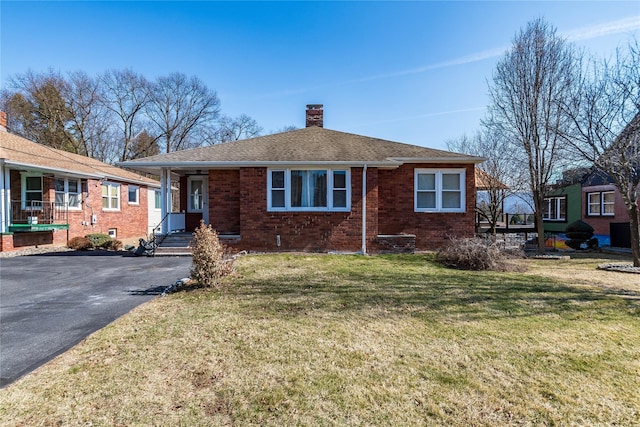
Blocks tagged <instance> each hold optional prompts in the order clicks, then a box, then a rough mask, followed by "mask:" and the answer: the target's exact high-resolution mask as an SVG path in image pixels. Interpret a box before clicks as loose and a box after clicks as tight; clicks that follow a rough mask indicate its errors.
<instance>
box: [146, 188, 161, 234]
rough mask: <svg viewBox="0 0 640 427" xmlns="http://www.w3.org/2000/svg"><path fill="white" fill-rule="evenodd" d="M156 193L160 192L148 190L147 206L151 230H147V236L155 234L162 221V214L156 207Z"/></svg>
mask: <svg viewBox="0 0 640 427" xmlns="http://www.w3.org/2000/svg"><path fill="white" fill-rule="evenodd" d="M156 192H158V193H159V192H160V190H157V189H153V188H149V189H148V190H147V206H148V212H149V214H148V218H149V221H148V223H149V228H148V229H147V234H151V233H153V229H154V228H155V227H157V226H158V225H160V221H162V212H161V210H160V208H159V207H156Z"/></svg>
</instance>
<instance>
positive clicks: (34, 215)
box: [11, 200, 69, 225]
mask: <svg viewBox="0 0 640 427" xmlns="http://www.w3.org/2000/svg"><path fill="white" fill-rule="evenodd" d="M11 223H12V224H34V225H35V224H68V223H69V205H68V204H67V203H57V202H43V201H39V200H32V201H22V200H14V201H12V202H11Z"/></svg>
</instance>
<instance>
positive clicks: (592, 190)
mask: <svg viewBox="0 0 640 427" xmlns="http://www.w3.org/2000/svg"><path fill="white" fill-rule="evenodd" d="M611 182H612V180H611V179H610V178H609V177H607V176H606V175H604V174H602V173H598V172H591V173H589V174H587V175H586V176H585V177H584V179H583V180H582V207H583V210H582V220H583V221H584V222H586V223H587V224H589V225H590V226H592V227H593V229H594V234H595V235H596V236H597V237H598V239H599V240H600V244H601V245H603V244H604V245H611V246H615V247H625V248H630V247H631V229H630V226H629V222H630V218H629V211H628V210H627V207H626V205H625V204H624V200H622V195H621V194H620V191H618V189H617V188H616V186H615V185H613V184H612V183H611Z"/></svg>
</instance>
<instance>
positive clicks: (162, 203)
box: [160, 169, 168, 234]
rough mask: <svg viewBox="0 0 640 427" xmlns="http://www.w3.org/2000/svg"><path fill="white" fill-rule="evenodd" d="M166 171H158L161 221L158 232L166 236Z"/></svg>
mask: <svg viewBox="0 0 640 427" xmlns="http://www.w3.org/2000/svg"><path fill="white" fill-rule="evenodd" d="M167 213H168V210H167V170H166V169H161V170H160V217H161V220H162V223H161V225H162V228H161V230H160V232H161V233H162V234H167V223H166V222H165V221H164V219H165V218H166V217H167Z"/></svg>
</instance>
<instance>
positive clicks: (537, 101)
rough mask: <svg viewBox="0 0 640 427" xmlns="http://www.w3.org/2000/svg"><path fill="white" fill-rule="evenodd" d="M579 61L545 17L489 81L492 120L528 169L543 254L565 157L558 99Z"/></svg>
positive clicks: (522, 34)
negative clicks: (550, 202) (546, 211)
mask: <svg viewBox="0 0 640 427" xmlns="http://www.w3.org/2000/svg"><path fill="white" fill-rule="evenodd" d="M578 62H579V61H578V55H577V54H576V51H575V49H574V48H573V47H572V45H570V44H568V43H567V42H566V41H565V40H564V39H562V38H561V37H560V36H558V35H557V34H556V30H555V29H554V28H552V27H551V26H549V24H547V23H546V22H545V21H544V20H543V19H537V20H535V21H533V22H530V23H529V24H527V27H526V28H525V29H524V30H521V31H520V33H519V34H517V35H516V37H515V39H514V41H513V45H512V47H511V48H510V50H509V51H508V52H507V53H506V54H505V56H504V57H503V58H502V59H501V60H500V61H499V62H498V65H497V67H496V70H495V72H494V74H493V80H492V84H490V86H489V94H490V97H491V104H490V106H489V112H490V120H489V123H490V124H491V125H492V126H496V128H497V129H498V130H499V132H500V133H501V134H502V135H504V136H505V137H506V138H508V139H509V140H510V141H512V142H513V146H512V149H511V150H510V151H511V153H512V154H513V155H514V158H513V160H514V162H519V164H521V165H522V167H523V168H524V169H525V170H527V171H528V173H529V187H530V190H531V194H532V197H533V202H534V209H535V219H536V229H537V232H538V251H539V252H541V253H543V252H544V250H545V246H544V238H543V236H544V225H543V222H542V206H543V203H544V196H545V191H546V189H547V186H548V184H549V183H550V181H551V179H552V175H553V173H554V171H555V170H556V168H557V167H558V166H559V164H560V162H561V161H562V160H563V157H562V151H563V148H564V144H563V140H562V138H561V134H562V133H563V129H564V128H565V127H567V126H568V118H567V117H566V114H565V112H564V110H563V108H562V106H561V102H559V101H561V100H563V99H566V98H568V97H569V96H570V92H571V88H572V86H573V85H574V83H575V73H576V71H575V70H576V67H577V66H578Z"/></svg>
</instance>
